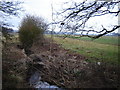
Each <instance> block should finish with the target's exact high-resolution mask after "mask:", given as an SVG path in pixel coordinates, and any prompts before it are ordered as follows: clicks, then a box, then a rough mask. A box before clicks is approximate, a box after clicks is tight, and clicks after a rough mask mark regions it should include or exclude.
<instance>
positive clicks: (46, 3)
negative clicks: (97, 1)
mask: <svg viewBox="0 0 120 90" xmlns="http://www.w3.org/2000/svg"><path fill="white" fill-rule="evenodd" d="M11 1H13V0H11ZM17 1H23V2H24V3H23V4H22V7H23V8H24V10H25V11H24V12H22V13H21V15H20V17H19V18H18V17H14V18H10V19H9V22H10V23H11V24H13V25H14V28H15V29H18V28H19V25H20V22H21V20H22V18H23V17H24V16H25V15H26V14H30V15H37V16H41V17H43V18H45V19H46V21H49V22H50V21H51V20H52V18H51V17H52V10H51V4H52V5H53V10H59V9H61V8H63V6H62V3H63V2H68V1H69V2H70V1H71V0H17ZM74 1H77V2H78V1H82V0H74ZM117 23H118V17H113V16H111V15H106V16H102V17H96V18H93V19H91V20H90V23H89V25H95V26H96V27H99V26H100V25H101V24H104V25H105V26H111V25H115V24H117Z"/></svg>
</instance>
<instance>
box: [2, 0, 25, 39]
mask: <svg viewBox="0 0 120 90" xmlns="http://www.w3.org/2000/svg"><path fill="white" fill-rule="evenodd" d="M21 3H23V2H18V1H4V0H1V1H0V31H1V32H2V35H3V36H4V37H5V38H6V39H7V38H8V36H10V35H9V32H8V31H9V29H8V26H10V24H9V23H7V22H8V21H7V19H8V18H9V17H10V16H18V15H19V12H20V11H22V8H21V6H20V4H21Z"/></svg>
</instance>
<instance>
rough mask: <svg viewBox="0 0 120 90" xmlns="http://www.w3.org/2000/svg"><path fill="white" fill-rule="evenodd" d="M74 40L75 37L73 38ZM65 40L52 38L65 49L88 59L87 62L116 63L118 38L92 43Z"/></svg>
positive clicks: (83, 39)
mask: <svg viewBox="0 0 120 90" xmlns="http://www.w3.org/2000/svg"><path fill="white" fill-rule="evenodd" d="M75 38H76V37H75ZM75 38H66V39H62V38H60V37H54V40H55V41H56V42H57V43H59V44H62V46H63V47H64V48H66V49H70V50H72V51H76V52H77V53H79V54H82V55H84V56H87V57H89V59H90V60H89V61H94V60H99V61H105V62H110V63H118V47H119V46H118V45H117V44H118V38H117V37H109V36H105V37H102V38H99V39H96V40H94V41H91V40H90V38H87V37H84V38H79V39H78V38H77V39H75Z"/></svg>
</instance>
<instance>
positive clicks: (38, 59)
mask: <svg viewBox="0 0 120 90" xmlns="http://www.w3.org/2000/svg"><path fill="white" fill-rule="evenodd" d="M29 57H30V58H31V59H33V62H41V61H42V59H41V57H40V56H38V55H36V54H32V55H30V56H29Z"/></svg>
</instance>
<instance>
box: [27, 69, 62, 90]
mask: <svg viewBox="0 0 120 90" xmlns="http://www.w3.org/2000/svg"><path fill="white" fill-rule="evenodd" d="M29 82H30V86H33V87H34V88H38V89H41V88H49V89H50V90H54V89H55V88H57V89H59V90H63V89H60V88H59V87H57V86H55V85H50V84H49V83H47V82H43V81H41V76H40V73H39V72H37V71H36V72H35V73H34V74H33V75H32V76H31V77H30V79H29Z"/></svg>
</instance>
